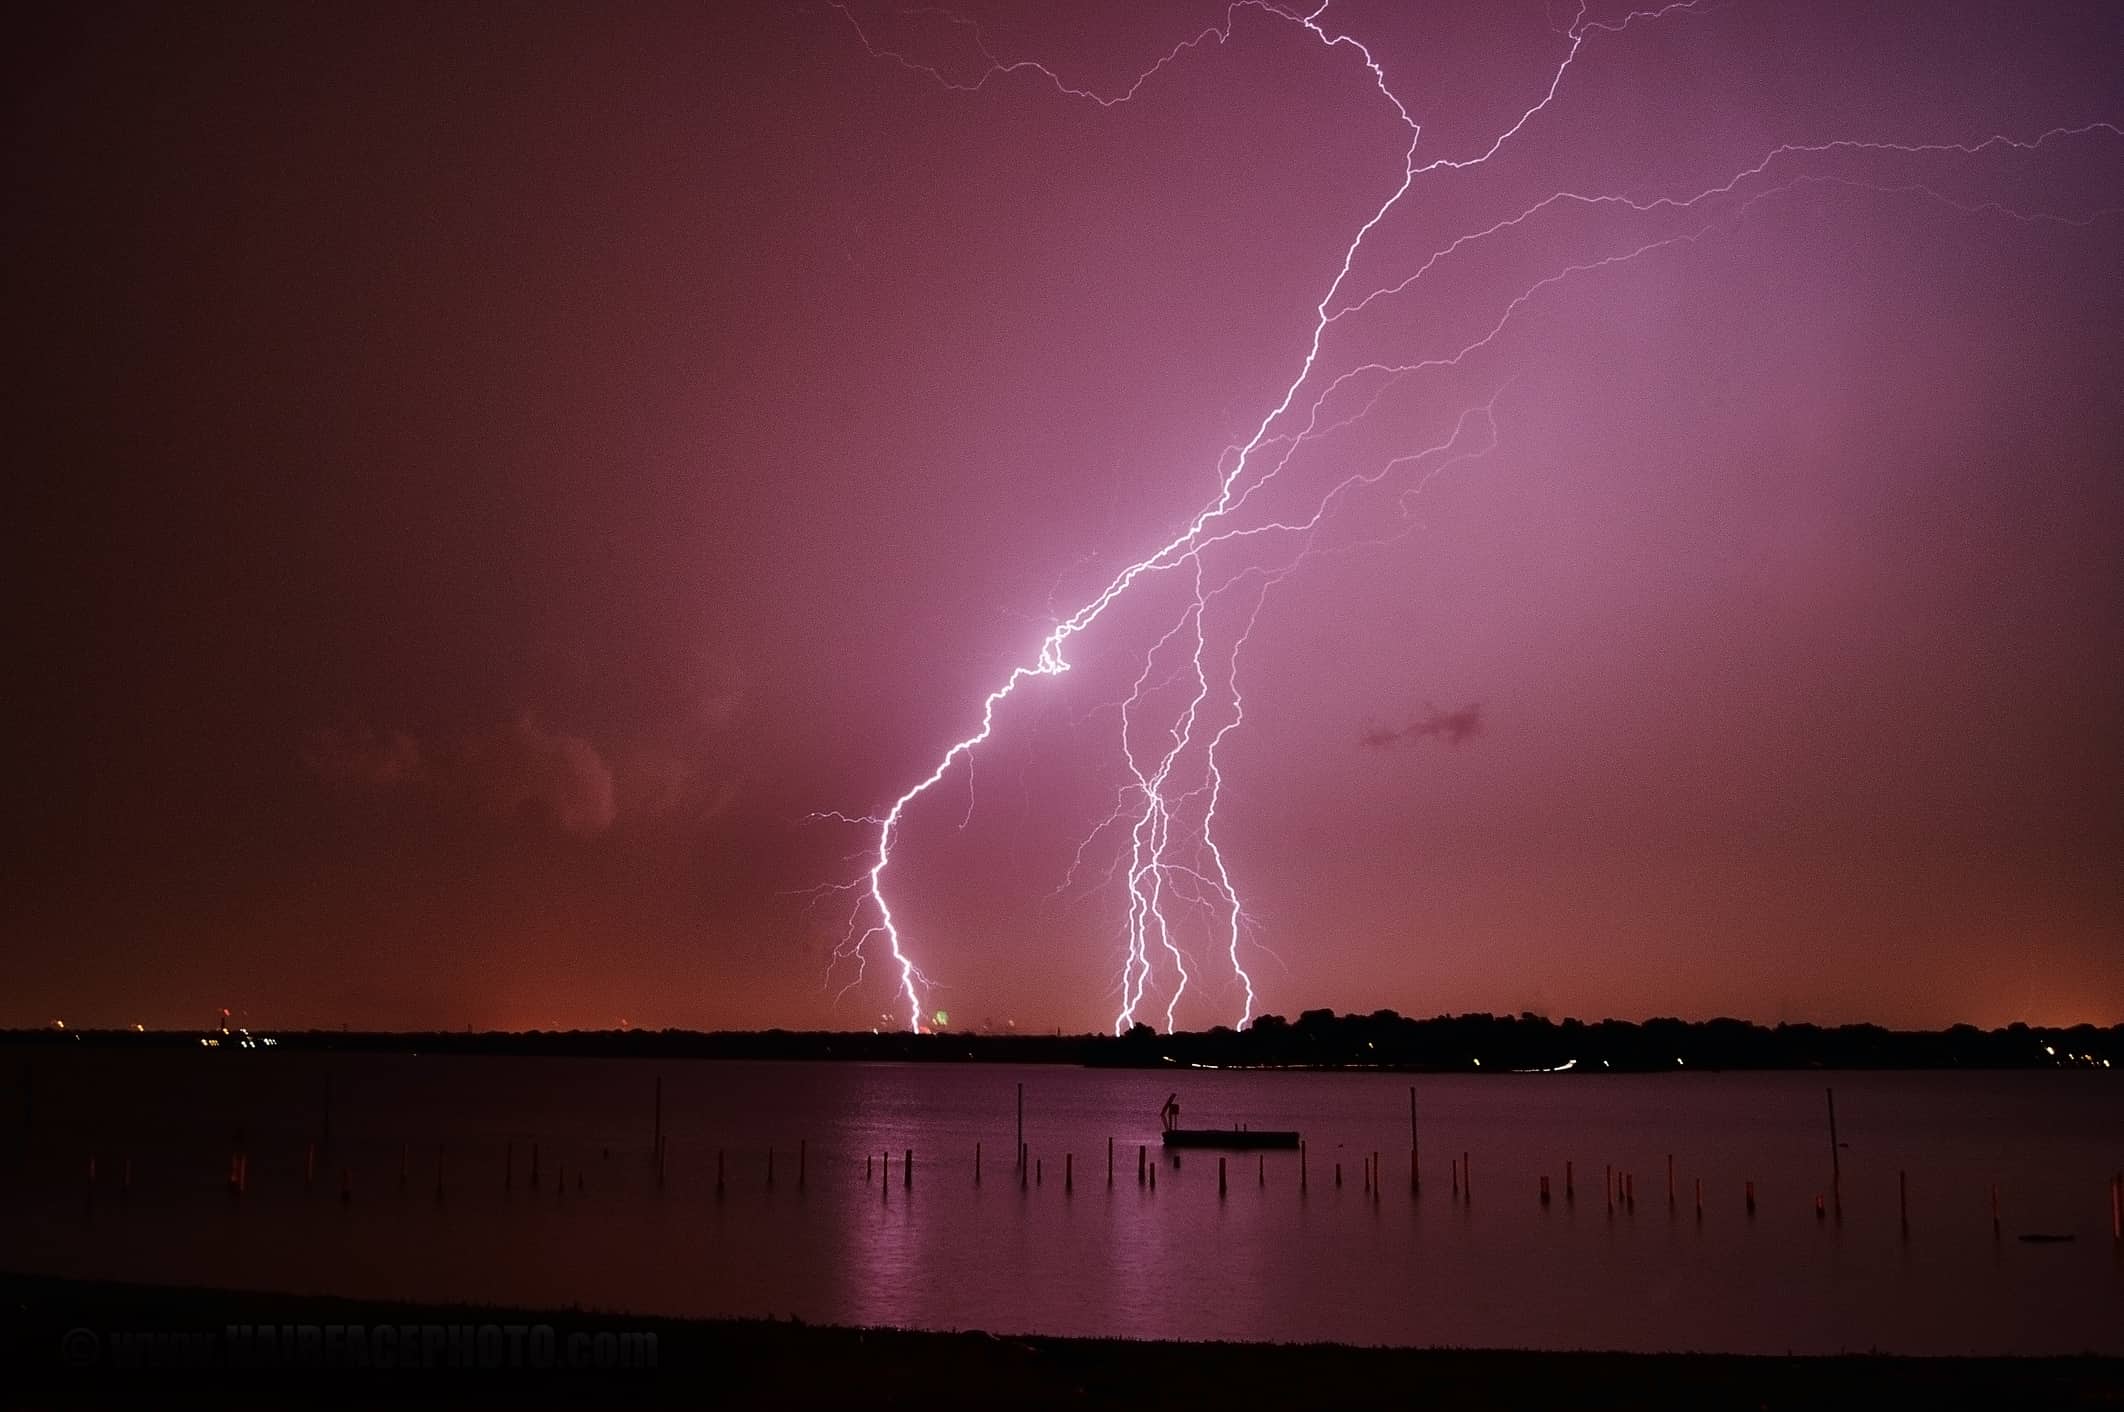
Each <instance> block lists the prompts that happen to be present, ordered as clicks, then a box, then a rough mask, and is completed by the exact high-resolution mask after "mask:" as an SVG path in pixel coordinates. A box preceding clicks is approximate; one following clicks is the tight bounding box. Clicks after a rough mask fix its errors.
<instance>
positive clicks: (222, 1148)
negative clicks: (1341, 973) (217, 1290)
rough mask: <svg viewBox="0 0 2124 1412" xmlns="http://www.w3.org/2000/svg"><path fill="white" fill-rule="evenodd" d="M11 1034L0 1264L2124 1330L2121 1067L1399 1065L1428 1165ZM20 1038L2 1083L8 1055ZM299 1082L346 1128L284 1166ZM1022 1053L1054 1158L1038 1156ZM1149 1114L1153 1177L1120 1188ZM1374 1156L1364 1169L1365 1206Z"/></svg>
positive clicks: (812, 1295) (1059, 1127) (1109, 1323)
mask: <svg viewBox="0 0 2124 1412" xmlns="http://www.w3.org/2000/svg"><path fill="white" fill-rule="evenodd" d="M27 1062H28V1063H29V1064H30V1065H33V1066H34V1073H33V1077H32V1082H31V1091H32V1093H33V1110H32V1112H31V1114H30V1121H29V1123H28V1126H27V1127H26V1128H25V1126H24V1121H23V1115H22V1114H21V1113H20V1112H19V1110H18V1109H17V1108H16V1107H15V1106H14V1105H12V1104H11V1105H9V1106H8V1108H7V1110H6V1117H5V1120H4V1121H5V1123H6V1125H7V1136H6V1138H5V1140H4V1141H0V1150H4V1151H5V1153H6V1157H5V1161H4V1165H0V1173H4V1180H5V1183H6V1185H7V1187H9V1188H11V1189H12V1191H11V1193H10V1195H9V1196H8V1198H7V1199H6V1200H5V1201H4V1202H0V1265H4V1266H6V1267H8V1268H12V1269H17V1270H29V1271H39V1272H49V1273H59V1274H67V1275H77V1276H97V1277H107V1278H116V1279H136V1280H151V1281H169V1282H185V1283H197V1284H211V1285H222V1286H229V1287H241V1288H270V1289H285V1290H292V1291H302V1292H314V1293H333V1294H346V1295H356V1296H369V1297H379V1298H406V1299H425V1300H438V1299H440V1300H478V1301H506V1302H509V1303H515V1304H528V1305H533V1306H561V1305H570V1304H578V1305H585V1306H593V1307H601V1308H609V1309H620V1310H630V1311H640V1312H652V1313H667V1314H685V1315H715V1314H750V1315H763V1314H772V1315H778V1316H784V1317H786V1316H789V1315H796V1316H799V1317H802V1318H804V1319H807V1320H812V1321H819V1322H833V1323H858V1324H897V1325H907V1326H917V1327H928V1328H983V1329H990V1330H994V1331H998V1332H1040V1333H1055V1334H1115V1335H1127V1336H1134V1337H1156V1338H1218V1339H1272V1340H1314V1339H1332V1340H1338V1341H1344V1342H1356V1343H1382V1344H1459V1345H1475V1346H1485V1347H1500V1346H1502V1347H1527V1348H1614V1349H1638V1350H1668V1349H1699V1350H1718V1351H1734V1352H1783V1351H1785V1350H1788V1349H1789V1350H1794V1351H1800V1352H1828V1351H1835V1350H1839V1349H1867V1348H1880V1349H1884V1350H1889V1351H1894V1352H1902V1353H1967V1352H1982V1353H1996V1352H2014V1353H2053V1352H2080V1351H2088V1350H2092V1351H2097V1352H2101V1353H2106V1354H2124V1251H2120V1249H2119V1247H2118V1246H2117V1245H2116V1243H2114V1242H2113V1241H2112V1240H2111V1236H2110V1211H2109V1196H2108V1182H2109V1178H2110V1175H2111V1173H2113V1172H2115V1171H2117V1170H2119V1169H2120V1168H2124V1075H2117V1074H2112V1073H2100V1072H2093V1073H2090V1072H2050V1073H2016V1074H1967V1075H1963V1074H1833V1075H1790V1074H1672V1075H1646V1076H1628V1077H1624V1076H1614V1077H1609V1076H1599V1075H1583V1074H1566V1075H1554V1076H1496V1077H1487V1076H1485V1077H1473V1076H1470V1077H1426V1076H1416V1077H1415V1079H1414V1082H1415V1085H1416V1092H1417V1099H1418V1106H1419V1127H1418V1132H1419V1136H1420V1141H1421V1164H1422V1165H1421V1174H1422V1179H1423V1184H1422V1191H1421V1194H1420V1195H1416V1194H1413V1193H1412V1192H1411V1190H1410V1151H1409V1148H1410V1141H1409V1098H1408V1094H1409V1084H1410V1081H1411V1080H1410V1077H1409V1076H1404V1075H1391V1074H1348V1073H1343V1074H1308V1073H1224V1072H1181V1073H1177V1074H1176V1073H1163V1072H1138V1071H1111V1072H1109V1071H1096V1070H1084V1069H1066V1068H1051V1067H1035V1068H1011V1067H1005V1066H991V1065H963V1066H962V1065H947V1064H925V1065H910V1066H894V1065H871V1064H739V1063H715V1062H691V1061H688V1062H680V1061H644V1060H578V1059H518V1058H506V1059H504V1058H463V1057H419V1056H362V1057H348V1056H344V1055H340V1056H331V1057H327V1056H323V1055H315V1054H275V1053H244V1054H236V1055H231V1054H224V1053H215V1054H209V1053H206V1052H204V1051H201V1052H197V1053H192V1052H181V1053H175V1054H169V1055H163V1056H147V1057H143V1056H137V1055H130V1056H129V1055H117V1054H109V1053H93V1052H82V1053H75V1054H68V1053H66V1052H64V1051H57V1052H50V1051H40V1052H37V1053H36V1054H34V1055H33V1056H31V1057H30V1058H29V1059H28V1060H27ZM6 1063H7V1064H8V1066H9V1070H10V1075H9V1087H10V1088H13V1087H14V1086H15V1085H16V1084H17V1083H19V1082H20V1081H21V1079H22V1076H23V1070H24V1064H25V1060H24V1058H23V1056H22V1054H21V1053H20V1052H17V1053H15V1054H10V1055H8V1056H6ZM659 1075H660V1076H661V1077H662V1079H663V1090H664V1097H663V1124H664V1132H665V1134H666V1139H667V1150H668V1157H667V1161H666V1170H665V1181H664V1184H663V1187H662V1188H661V1190H660V1189H659V1187H658V1183H657V1178H656V1170H655V1166H654V1164H653V1163H652V1161H651V1160H650V1153H651V1150H652V1146H653V1129H654V1122H655V1115H654V1089H655V1082H656V1079H657V1077H658V1076H659ZM327 1076H329V1088H330V1092H331V1095H332V1099H331V1140H330V1143H329V1145H328V1147H326V1148H325V1149H324V1151H323V1153H322V1155H321V1156H320V1157H319V1159H318V1171H317V1176H316V1181H315V1185H314V1187H313V1188H310V1189H306V1188H305V1182H304V1165H305V1148H306V1145H307V1144H308V1143H309V1142H310V1141H311V1140H313V1139H316V1138H318V1137H319V1136H320V1133H321V1130H322V1127H323V1122H324V1108H325V1102H324V1094H325V1092H326V1088H327ZM1020 1083H1022V1084H1023V1085H1024V1089H1025V1140H1026V1142H1027V1144H1028V1146H1029V1147H1030V1149H1031V1151H1032V1154H1033V1157H1034V1158H1035V1159H1036V1160H1037V1161H1038V1162H1039V1164H1040V1180H1039V1181H1037V1182H1033V1181H1031V1180H1029V1179H1028V1180H1027V1181H1025V1182H1024V1183H1023V1184H1022V1185H1021V1182H1020V1178H1019V1174H1018V1172H1017V1171H1015V1170H1014V1165H1013V1162H1012V1148H1013V1144H1014V1123H1015V1118H1014V1105H1015V1095H1016V1090H1017V1085H1019V1084H1020ZM1829 1084H1833V1085H1834V1086H1835V1089H1836V1102H1837V1117H1838V1121H1839V1127H1840V1132H1841V1135H1842V1137H1843V1138H1844V1140H1845V1142H1846V1143H1847V1144H1848V1145H1847V1147H1846V1148H1845V1150H1844V1151H1843V1154H1842V1167H1843V1175H1842V1191H1843V1200H1842V1216H1841V1219H1837V1218H1836V1217H1835V1216H1834V1215H1831V1216H1830V1217H1828V1218H1825V1219H1819V1220H1818V1219H1817V1218H1816V1216H1815V1212H1814V1197H1815V1194H1816V1193H1817V1192H1826V1191H1828V1190H1829V1189H1830V1161H1829V1143H1828V1136H1827V1124H1826V1120H1825V1112H1824V1109H1825V1104H1824V1097H1823V1089H1824V1087H1825V1085H1829ZM1175 1089H1177V1090H1178V1091H1179V1095H1180V1101H1181V1103H1182V1105H1183V1107H1184V1109H1185V1113H1186V1119H1187V1121H1188V1123H1189V1125H1191V1126H1193V1125H1207V1126H1222V1125H1230V1124H1236V1123H1245V1124H1247V1125H1249V1126H1253V1127H1264V1128H1296V1129H1299V1130H1301V1131H1302V1132H1303V1133H1304V1134H1305V1137H1306V1141H1307V1149H1308V1150H1307V1155H1306V1174H1305V1175H1306V1181H1305V1185H1304V1187H1303V1189H1301V1185H1300V1170H1299V1168H1300V1162H1299V1157H1298V1155H1297V1154H1296V1153H1280V1152H1279V1153H1269V1154H1267V1155H1266V1157H1265V1158H1260V1159H1257V1157H1256V1155H1255V1154H1251V1153H1234V1154H1230V1156H1229V1159H1228V1161H1229V1165H1228V1168H1227V1171H1228V1180H1229V1190H1228V1191H1227V1192H1226V1193H1225V1194H1223V1195H1222V1196H1221V1197H1220V1195H1219V1192H1218V1182H1217V1173H1218V1167H1217V1164H1218V1154H1217V1153H1214V1152H1190V1153H1187V1154H1185V1155H1184V1156H1183V1157H1182V1158H1180V1159H1179V1160H1178V1161H1177V1162H1176V1161H1174V1160H1173V1159H1170V1158H1161V1157H1160V1155H1159V1152H1158V1149H1157V1146H1156V1134H1157V1127H1158V1123H1157V1112H1158V1108H1159V1105H1160V1104H1161V1103H1162V1102H1163V1101H1164V1099H1165V1096H1166V1094H1167V1093H1168V1092H1171V1091H1173V1090H1175ZM239 1129H240V1130H241V1131H242V1133H243V1141H244V1144H245V1146H246V1148H247V1150H248V1152H249V1156H250V1191H249V1194H248V1195H247V1196H246V1197H245V1198H244V1199H243V1200H242V1201H240V1202H237V1201H232V1200H231V1199H230V1198H229V1197H228V1195H227V1194H226V1191H225V1189H224V1178H225V1175H226V1172H227V1165H228V1156H229V1152H230V1149H231V1144H232V1139H233V1135H234V1134H236V1133H237V1131H238V1130H239ZM1110 1137H1111V1138H1112V1139H1113V1140H1114V1144H1115V1160H1114V1175H1113V1182H1112V1185H1111V1186H1109V1185H1108V1181H1107V1158H1106V1153H1107V1140H1108V1139H1109V1138H1110ZM800 1141H801V1142H802V1143H803V1144H804V1158H803V1181H802V1185H801V1186H800V1185H799V1183H798V1145H799V1142H800ZM533 1143H536V1144H537V1147H538V1161H539V1167H540V1184H539V1186H538V1187H537V1188H536V1189H532V1188H531V1186H530V1184H529V1178H530V1169H531V1149H532V1145H533ZM976 1143H978V1144H980V1146H981V1156H982V1173H981V1175H982V1180H981V1182H980V1183H979V1184H978V1185H977V1184H976V1183H975V1181H974V1149H975V1144H976ZM1139 1144H1149V1145H1150V1156H1151V1159H1152V1161H1153V1162H1155V1163H1156V1170H1157V1186H1156V1189H1155V1190H1151V1189H1149V1188H1148V1187H1147V1186H1143V1185H1139V1184H1138V1183H1137V1180H1136V1152H1137V1147H1138V1145H1139ZM909 1148H912V1149H914V1153H915V1164H914V1181H913V1185H912V1187H911V1188H910V1187H909V1186H907V1185H905V1184H904V1175H903V1170H902V1159H901V1154H902V1153H903V1152H904V1151H905V1150H906V1149H909ZM770 1149H772V1151H773V1153H774V1158H773V1162H774V1168H773V1170H774V1181H773V1184H772V1185H769V1182H768V1162H769V1151H770ZM1375 1149H1376V1150H1377V1151H1378V1152H1379V1154H1380V1167H1381V1171H1382V1173H1383V1179H1382V1181H1381V1182H1380V1189H1379V1190H1378V1191H1377V1192H1369V1193H1368V1192H1367V1191H1366V1190H1365V1184H1364V1180H1363V1167H1364V1161H1365V1159H1366V1158H1367V1157H1368V1156H1369V1155H1370V1154H1371V1153H1372V1152H1373V1151H1374V1150H1375ZM888 1151H889V1152H890V1153H891V1154H892V1167H891V1179H890V1181H889V1182H881V1181H879V1180H877V1178H876V1175H875V1170H874V1171H873V1175H872V1176H871V1178H870V1179H869V1180H867V1181H866V1178H865V1160H866V1155H870V1156H874V1157H876V1158H879V1159H882V1157H883V1154H885V1153H886V1152H888ZM1463 1152H1465V1153H1467V1154H1468V1156H1469V1161H1470V1164H1471V1167H1472V1190H1471V1192H1463V1193H1462V1194H1461V1195H1460V1196H1457V1197H1456V1195H1455V1194H1454V1192H1453V1189H1452V1187H1453V1184H1452V1181H1451V1174H1450V1172H1449V1167H1448V1162H1449V1159H1457V1158H1458V1157H1459V1156H1460V1155H1461V1154H1462V1153H1463ZM92 1153H93V1154H95V1155H96V1156H97V1157H98V1169H97V1170H98V1177H99V1183H98V1186H97V1188H96V1190H95V1193H94V1196H93V1199H91V1197H90V1195H89V1192H88V1190H87V1186H86V1181H85V1173H86V1165H87V1159H88V1157H89V1155H90V1154H92ZM1669 1153H1672V1154H1673V1156H1674V1162H1675V1172H1676V1187H1677V1197H1676V1201H1675V1203H1674V1206H1673V1207H1672V1209H1670V1208H1669V1205H1668V1201H1667V1176H1666V1171H1667V1154H1669ZM718 1154H721V1157H720V1160H721V1162H722V1166H723V1172H724V1180H723V1189H722V1191H721V1193H720V1194H718V1192H717V1183H716V1172H717V1166H718ZM1072 1156H1073V1159H1074V1168H1075V1179H1074V1185H1073V1189H1072V1188H1069V1187H1066V1186H1065V1181H1064V1167H1065V1161H1066V1159H1067V1158H1068V1157H1072ZM402 1160H403V1161H404V1164H405V1167H406V1180H405V1182H404V1184H403V1185H401V1182H400V1176H399V1173H400V1167H401V1161H402ZM1566 1161H1570V1162H1572V1163H1573V1164H1574V1168H1575V1177H1576V1194H1575V1199H1567V1198H1566V1196H1565V1192H1564V1164H1565V1162H1566ZM127 1163H129V1164H130V1168H131V1188H130V1190H129V1191H127V1192H121V1191H120V1189H119V1185H120V1181H121V1180H122V1173H123V1172H124V1170H125V1166H126V1164H127ZM1337 1163H1340V1164H1341V1168H1342V1180H1341V1185H1340V1186H1338V1185H1337V1184H1336V1180H1335V1166H1336V1164H1337ZM438 1164H439V1165H440V1168H441V1194H440V1196H438V1194H437V1168H438ZM1608 1167H1613V1168H1615V1169H1617V1170H1619V1171H1629V1172H1632V1173H1634V1174H1635V1184H1636V1198H1637V1199H1636V1205H1635V1208H1634V1209H1629V1208H1619V1209H1616V1210H1614V1211H1612V1212H1611V1211H1610V1210H1609V1208H1608V1204H1607V1202H1606V1201H1605V1200H1604V1197H1603V1170H1604V1168H1608ZM342 1169H344V1170H345V1172H346V1173H347V1175H348V1177H349V1178H350V1180H351V1184H352V1199H351V1200H349V1201H346V1202H342V1201H341V1200H340V1199H339V1188H340V1182H341V1172H342ZM1899 1171H1907V1172H1908V1174H1909V1229H1908V1232H1907V1235H1906V1234H1905V1232H1904V1231H1903V1229H1902V1227H1901V1223H1900V1222H1899V1219H1898V1196H1897V1190H1898V1188H1897V1174H1898V1172H1899ZM563 1174H565V1183H566V1186H565V1190H564V1191H563V1190H562V1189H560V1182H561V1180H562V1179H563ZM1544 1174H1546V1175H1548V1176H1549V1178H1550V1180H1551V1187H1552V1191H1553V1194H1554V1199H1553V1200H1552V1202H1551V1204H1550V1205H1549V1206H1547V1207H1546V1208H1544V1207H1543V1206H1542V1205H1541V1204H1540V1202H1539V1200H1538V1197H1537V1191H1538V1185H1539V1180H1540V1178H1541V1176H1542V1175H1544ZM512 1176H513V1183H510V1182H509V1178H510V1177H512ZM1699 1178H1700V1179H1701V1180H1702V1182H1703V1187H1704V1209H1703V1213H1702V1216H1701V1218H1699V1217H1698V1215H1697V1211H1696V1204H1695V1183H1696V1182H1697V1180H1698V1179H1699ZM1749 1180H1753V1181H1754V1182H1755V1183H1756V1190H1757V1200H1758V1204H1757V1209H1756V1212H1755V1214H1754V1215H1753V1217H1752V1218H1751V1217H1750V1216H1749V1214H1748V1213H1747V1211H1746V1209H1745V1205H1744V1200H1743V1184H1744V1183H1745V1182H1747V1181H1749ZM1993 1183H1996V1184H1997V1185H1998V1188H1999V1193H2000V1202H2001V1211H2000V1214H2001V1224H2000V1231H1999V1233H1998V1234H1997V1235H1996V1236H1995V1235H1994V1233H1993V1226H1992V1219H1991V1209H1990V1188H1991V1186H1992V1184H1993ZM578 1184H580V1185H578ZM1832 1209H1833V1208H1832ZM2026 1233H2040V1234H2046V1235H2063V1236H2070V1237H2072V1239H2070V1240H2066V1241H2055V1242H2046V1243H2041V1244H2035V1243H2027V1242H2023V1241H2021V1240H2020V1239H2019V1238H2018V1237H2019V1236H2021V1235H2022V1234H2026Z"/></svg>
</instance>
